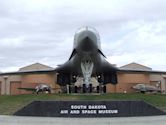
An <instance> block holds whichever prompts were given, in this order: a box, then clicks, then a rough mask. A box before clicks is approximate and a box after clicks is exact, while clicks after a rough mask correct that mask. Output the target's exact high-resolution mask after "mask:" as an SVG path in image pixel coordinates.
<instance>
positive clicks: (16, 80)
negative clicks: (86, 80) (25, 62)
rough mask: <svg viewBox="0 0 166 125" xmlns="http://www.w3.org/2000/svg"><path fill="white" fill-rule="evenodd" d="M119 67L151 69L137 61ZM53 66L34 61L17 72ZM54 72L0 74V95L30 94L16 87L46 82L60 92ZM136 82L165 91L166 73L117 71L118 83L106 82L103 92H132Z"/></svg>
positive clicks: (94, 84) (80, 82) (80, 83)
mask: <svg viewBox="0 0 166 125" xmlns="http://www.w3.org/2000/svg"><path fill="white" fill-rule="evenodd" d="M119 68H121V69H129V70H141V71H144V70H145V71H152V68H149V67H146V66H144V65H141V64H138V63H130V64H127V65H124V66H122V67H119ZM53 69H54V68H52V67H50V66H47V65H43V64H40V63H35V64H32V65H29V66H25V67H22V68H20V69H19V70H18V72H24V71H37V70H38V71H40V70H53ZM57 75H58V73H56V72H45V73H40V72H39V73H28V74H25V73H22V74H12V75H0V95H19V94H31V93H32V92H31V91H26V90H22V89H18V88H35V87H36V86H37V85H40V84H46V85H48V86H50V87H51V88H53V89H52V93H61V92H62V86H60V85H58V84H57ZM82 81H83V80H82V78H81V77H80V78H78V79H77V82H76V83H74V86H77V87H79V86H81V85H82ZM91 81H92V84H93V87H94V88H95V87H97V86H99V83H98V82H97V80H96V79H95V78H92V80H91ZM137 84H146V85H152V86H156V87H157V88H158V89H160V90H161V92H162V93H166V75H164V74H162V73H161V74H154V73H153V74H152V73H150V72H139V73H131V72H129V73H127V72H125V73H124V72H118V83H117V84H116V85H112V84H111V83H110V84H106V85H105V93H134V92H136V91H135V90H134V89H133V88H132V87H133V86H135V85H137Z"/></svg>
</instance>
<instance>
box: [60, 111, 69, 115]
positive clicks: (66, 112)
mask: <svg viewBox="0 0 166 125" xmlns="http://www.w3.org/2000/svg"><path fill="white" fill-rule="evenodd" d="M60 114H68V110H61V112H60Z"/></svg>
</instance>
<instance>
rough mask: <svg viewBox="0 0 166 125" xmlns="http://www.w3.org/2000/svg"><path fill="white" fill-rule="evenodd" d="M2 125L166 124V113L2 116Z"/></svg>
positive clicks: (0, 118)
mask: <svg viewBox="0 0 166 125" xmlns="http://www.w3.org/2000/svg"><path fill="white" fill-rule="evenodd" d="M0 125H166V115H165V116H150V117H149V116H148V117H122V118H55V117H24V116H21V117H20V116H0Z"/></svg>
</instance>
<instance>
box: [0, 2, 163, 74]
mask: <svg viewBox="0 0 166 125" xmlns="http://www.w3.org/2000/svg"><path fill="white" fill-rule="evenodd" d="M165 5H166V1H163V0H151V1H149V0H139V1H137V0H116V1H115V0H99V1H96V0H91V1H89V0H72V1H68V0H61V1H59V0H5V1H0V21H1V23H0V71H13V70H17V68H20V67H22V66H25V65H28V64H31V63H34V62H41V63H45V64H48V65H50V66H53V67H56V65H57V64H62V63H64V62H65V61H66V60H67V59H68V58H69V56H70V53H71V51H72V46H73V39H74V38H73V37H74V33H75V31H76V30H77V29H78V28H79V27H81V26H85V25H88V26H92V27H95V28H96V29H97V30H98V32H99V34H100V37H101V44H102V50H103V51H104V53H105V55H106V56H107V57H108V58H107V59H108V61H110V62H111V63H116V64H118V65H123V64H126V63H130V62H131V61H134V62H140V63H142V64H145V65H147V66H150V67H152V68H154V69H164V70H166V68H164V67H166V65H165V64H164V60H165V57H166V56H165V53H166V47H165V46H164V42H165V40H166V37H165V33H166V31H165V29H166V28H165V27H166V7H165ZM157 57H159V58H157Z"/></svg>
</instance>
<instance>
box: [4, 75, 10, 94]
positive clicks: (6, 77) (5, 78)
mask: <svg viewBox="0 0 166 125" xmlns="http://www.w3.org/2000/svg"><path fill="white" fill-rule="evenodd" d="M8 77H9V76H3V78H4V80H5V93H4V94H5V95H7V87H6V84H7V79H8Z"/></svg>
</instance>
